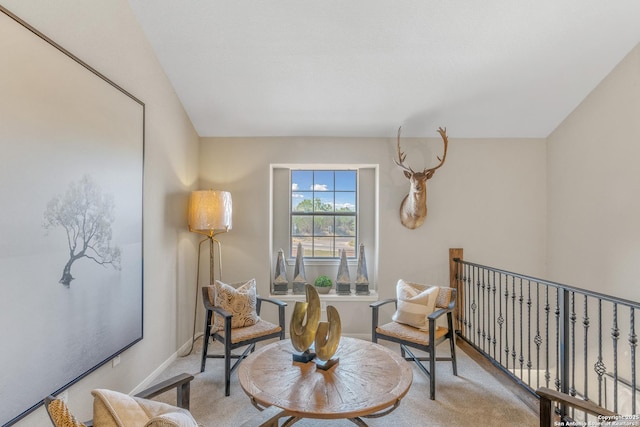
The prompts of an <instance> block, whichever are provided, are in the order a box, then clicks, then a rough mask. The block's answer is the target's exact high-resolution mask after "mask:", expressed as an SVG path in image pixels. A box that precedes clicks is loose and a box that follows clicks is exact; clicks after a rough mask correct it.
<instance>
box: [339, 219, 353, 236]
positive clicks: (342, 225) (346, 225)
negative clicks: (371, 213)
mask: <svg viewBox="0 0 640 427" xmlns="http://www.w3.org/2000/svg"><path fill="white" fill-rule="evenodd" d="M335 235H336V236H353V237H355V235H356V217H355V216H337V217H336V231H335Z"/></svg>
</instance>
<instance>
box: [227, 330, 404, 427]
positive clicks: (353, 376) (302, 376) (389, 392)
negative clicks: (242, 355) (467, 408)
mask: <svg viewBox="0 0 640 427" xmlns="http://www.w3.org/2000/svg"><path fill="white" fill-rule="evenodd" d="M294 352H295V350H294V349H293V346H292V345H291V341H290V340H283V341H278V342H275V343H272V344H269V345H267V346H265V347H263V348H261V349H259V350H256V352H255V353H253V354H251V355H250V356H249V357H247V359H246V360H245V361H243V362H242V364H241V365H240V367H239V368H238V378H239V380H240V385H241V386H242V389H243V390H244V391H245V393H247V394H248V395H249V397H250V398H251V401H252V402H253V403H254V405H256V406H257V407H258V408H259V409H261V408H265V407H268V406H276V407H278V408H281V409H282V413H281V415H280V417H279V418H281V417H285V416H286V417H289V419H288V420H287V421H286V422H285V425H291V424H293V423H295V422H296V421H298V420H300V419H302V418H320V419H337V418H348V419H350V420H351V421H353V422H354V423H355V424H357V425H361V426H366V423H365V422H364V421H363V420H362V419H361V417H364V418H377V417H381V416H383V415H386V414H388V413H389V412H391V411H393V410H394V409H395V408H396V407H397V406H398V405H399V404H400V399H402V398H403V397H404V396H405V395H406V394H407V392H408V391H409V387H410V386H411V382H412V381H413V373H412V370H411V366H410V365H409V363H408V362H407V361H406V360H404V359H403V358H402V357H400V355H399V354H396V353H394V352H392V351H391V350H389V349H387V348H385V347H383V346H381V345H379V344H374V343H372V342H369V341H364V340H359V339H355V338H348V337H342V338H341V340H340V346H339V347H338V350H337V351H336V354H335V356H334V357H338V358H340V361H339V362H338V364H337V365H335V366H333V367H331V368H330V369H328V370H326V371H324V370H322V369H318V368H316V364H315V362H313V361H312V362H309V363H299V362H293V360H292V355H293V353H294Z"/></svg>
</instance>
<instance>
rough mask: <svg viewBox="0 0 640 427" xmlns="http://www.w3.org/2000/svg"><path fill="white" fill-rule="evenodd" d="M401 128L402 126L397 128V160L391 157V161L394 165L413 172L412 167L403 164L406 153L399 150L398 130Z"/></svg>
mask: <svg viewBox="0 0 640 427" xmlns="http://www.w3.org/2000/svg"><path fill="white" fill-rule="evenodd" d="M401 129H402V126H400V127H399V128H398V160H396V159H393V162H394V163H395V164H396V165H398V166H400V167H401V168H402V169H404V170H406V171H407V172H410V173H413V169H411V167H409V166H407V165H405V164H404V159H405V158H406V157H407V155H406V154H405V153H403V152H402V151H400V130H401Z"/></svg>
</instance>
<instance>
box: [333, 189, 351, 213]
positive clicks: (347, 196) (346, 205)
mask: <svg viewBox="0 0 640 427" xmlns="http://www.w3.org/2000/svg"><path fill="white" fill-rule="evenodd" d="M335 194H336V212H355V211H356V192H355V191H345V192H339V193H338V192H336V193H335Z"/></svg>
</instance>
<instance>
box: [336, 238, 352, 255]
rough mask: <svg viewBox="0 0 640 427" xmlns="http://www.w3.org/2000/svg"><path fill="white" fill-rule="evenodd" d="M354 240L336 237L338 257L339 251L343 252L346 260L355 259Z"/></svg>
mask: <svg viewBox="0 0 640 427" xmlns="http://www.w3.org/2000/svg"><path fill="white" fill-rule="evenodd" d="M355 248H356V238H355V237H336V252H337V253H338V256H340V251H341V250H344V251H345V253H346V254H347V258H355V256H356V249H355Z"/></svg>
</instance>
